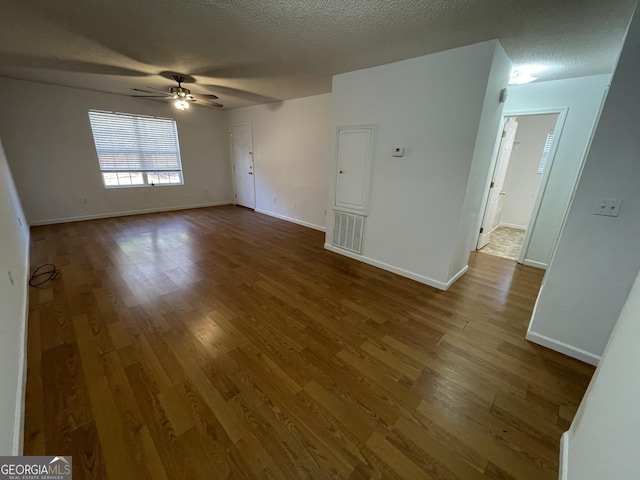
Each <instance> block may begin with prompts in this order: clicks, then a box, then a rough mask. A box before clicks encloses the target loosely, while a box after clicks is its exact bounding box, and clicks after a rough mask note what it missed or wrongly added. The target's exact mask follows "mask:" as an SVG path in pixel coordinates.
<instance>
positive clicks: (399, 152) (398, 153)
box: [393, 147, 404, 157]
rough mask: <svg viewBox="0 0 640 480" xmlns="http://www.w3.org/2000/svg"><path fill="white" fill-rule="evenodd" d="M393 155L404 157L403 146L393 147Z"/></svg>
mask: <svg viewBox="0 0 640 480" xmlns="http://www.w3.org/2000/svg"><path fill="white" fill-rule="evenodd" d="M393 156H394V157H404V147H394V149H393Z"/></svg>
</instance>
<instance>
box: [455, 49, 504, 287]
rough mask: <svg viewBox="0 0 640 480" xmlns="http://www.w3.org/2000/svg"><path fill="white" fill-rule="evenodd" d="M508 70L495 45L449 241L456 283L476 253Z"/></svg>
mask: <svg viewBox="0 0 640 480" xmlns="http://www.w3.org/2000/svg"><path fill="white" fill-rule="evenodd" d="M511 68H512V64H511V60H509V57H507V54H506V53H505V51H504V49H503V48H502V45H500V43H499V42H495V48H494V52H493V59H492V62H491V70H490V71H489V78H488V81H487V88H486V91H485V94H484V104H483V107H482V115H481V117H480V125H479V127H478V132H477V134H476V143H475V146H474V149H473V158H472V161H471V169H470V172H469V175H468V178H467V187H466V192H465V196H464V203H463V211H462V218H461V220H460V226H459V229H458V235H457V238H456V239H455V240H453V239H452V240H451V241H452V242H455V244H457V248H456V249H455V250H454V257H453V259H452V261H451V264H450V266H449V279H455V278H456V276H457V275H459V273H458V272H461V271H465V270H464V269H466V268H467V262H468V261H469V254H470V252H471V251H473V250H475V249H476V243H477V240H478V231H479V229H480V223H481V222H482V214H483V210H484V208H483V205H484V200H485V199H486V198H487V195H488V194H489V180H490V178H489V177H490V176H491V174H492V172H493V169H494V168H495V161H496V155H497V151H498V147H499V140H498V133H499V131H500V127H501V125H502V111H503V109H504V104H503V103H501V102H500V97H501V91H502V90H503V89H504V88H505V87H506V84H507V81H508V77H509V74H510V72H511ZM449 281H451V280H449Z"/></svg>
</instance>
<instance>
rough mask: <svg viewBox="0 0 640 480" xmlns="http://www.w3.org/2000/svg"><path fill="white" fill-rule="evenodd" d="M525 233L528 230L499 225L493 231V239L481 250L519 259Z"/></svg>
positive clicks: (498, 255) (490, 253) (497, 255)
mask: <svg viewBox="0 0 640 480" xmlns="http://www.w3.org/2000/svg"><path fill="white" fill-rule="evenodd" d="M525 234H526V230H520V229H518V228H511V227H503V226H499V227H497V228H496V229H495V230H494V231H493V232H491V240H490V241H489V243H488V244H487V245H485V246H484V247H482V248H481V249H480V252H482V253H488V254H489V255H495V256H496V257H502V258H509V259H511V260H518V256H519V255H520V249H521V248H522V242H523V241H524V236H525Z"/></svg>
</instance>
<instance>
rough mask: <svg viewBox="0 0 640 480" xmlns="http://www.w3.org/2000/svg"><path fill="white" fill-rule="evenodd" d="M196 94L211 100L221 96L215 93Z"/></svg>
mask: <svg viewBox="0 0 640 480" xmlns="http://www.w3.org/2000/svg"><path fill="white" fill-rule="evenodd" d="M195 95H198V96H199V97H204V98H208V99H210V100H218V99H219V98H220V97H218V96H217V95H214V94H213V93H196V94H195Z"/></svg>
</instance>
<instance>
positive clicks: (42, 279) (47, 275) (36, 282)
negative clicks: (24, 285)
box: [29, 263, 60, 287]
mask: <svg viewBox="0 0 640 480" xmlns="http://www.w3.org/2000/svg"><path fill="white" fill-rule="evenodd" d="M47 267H48V268H47ZM44 268H47V269H46V270H44V271H42V272H41V271H40V270H42V269H44ZM59 274H60V270H58V269H57V268H56V266H55V265H54V264H53V263H45V264H43V265H40V266H39V267H38V268H36V269H35V270H34V271H33V273H32V274H31V278H29V285H30V286H32V287H39V286H40V285H43V284H45V283H47V282H48V281H49V280H53V279H54V278H56V277H57V276H58V275H59Z"/></svg>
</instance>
